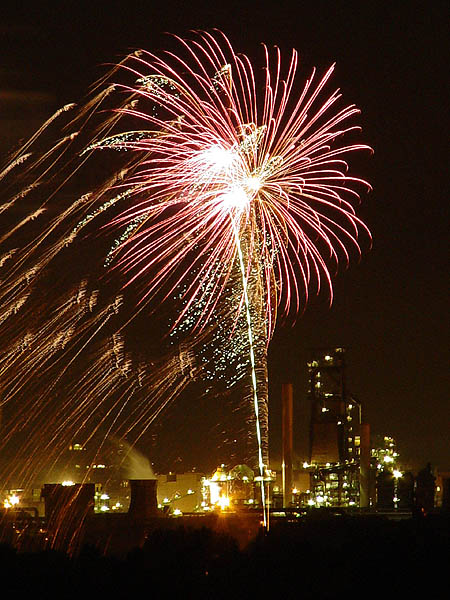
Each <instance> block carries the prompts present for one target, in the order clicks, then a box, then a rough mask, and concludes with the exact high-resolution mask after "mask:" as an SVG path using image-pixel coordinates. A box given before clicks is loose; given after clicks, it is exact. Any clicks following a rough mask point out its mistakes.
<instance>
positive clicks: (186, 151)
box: [90, 33, 369, 340]
mask: <svg viewBox="0 0 450 600" xmlns="http://www.w3.org/2000/svg"><path fill="white" fill-rule="evenodd" d="M177 40H178V42H179V44H180V47H181V52H180V53H179V54H173V53H167V54H166V55H165V57H164V59H161V58H159V57H158V56H155V55H153V54H150V53H146V52H140V53H139V55H138V56H135V55H133V56H132V57H131V59H130V61H129V62H128V63H126V64H125V68H126V69H128V70H129V71H130V72H131V73H132V74H133V75H134V76H135V78H136V83H135V85H134V86H123V89H124V90H126V91H127V92H130V93H132V94H134V96H135V99H136V100H137V101H138V102H137V104H136V105H135V106H130V105H129V104H128V106H127V107H125V108H124V109H122V110H121V111H119V112H120V113H121V114H123V115H127V116H130V117H132V118H133V120H134V121H135V122H140V124H141V127H140V129H139V130H133V131H128V132H126V133H123V132H121V133H120V134H118V135H112V136H110V137H108V138H106V139H103V140H100V141H97V142H96V143H95V144H93V145H92V146H90V148H97V149H105V148H109V149H115V150H128V151H132V152H140V153H141V154H142V153H143V155H144V158H143V159H142V160H141V162H140V164H139V166H138V167H137V169H136V170H135V171H134V172H133V175H132V176H131V177H130V178H128V179H127V180H126V181H124V182H123V184H122V185H123V186H125V187H126V189H127V196H128V197H131V199H132V200H133V202H132V206H131V207H128V208H127V209H126V210H123V211H122V212H121V213H120V214H119V215H118V216H116V217H115V218H113V219H112V220H111V221H110V223H109V226H110V227H117V228H120V227H123V228H124V229H123V235H122V236H121V238H119V239H118V240H117V241H116V243H115V245H114V247H113V248H112V251H111V254H110V256H109V261H110V262H113V264H115V266H116V267H117V268H120V269H121V271H122V272H124V273H126V274H127V275H128V285H130V284H132V283H135V282H136V281H138V280H141V281H145V286H144V287H143V289H144V292H143V294H142V297H141V302H144V301H147V300H149V299H151V298H152V297H154V295H155V294H156V292H157V291H158V290H160V289H161V288H162V287H164V288H166V289H167V282H168V281H170V282H171V283H172V285H171V287H170V289H169V290H168V292H167V293H168V295H169V294H170V293H172V292H173V291H174V290H175V289H177V287H178V286H179V285H180V284H181V283H182V282H184V281H185V280H188V281H189V286H188V287H187V288H186V292H185V293H186V295H187V297H188V299H189V301H188V302H187V303H186V304H185V308H184V311H183V312H182V313H181V314H180V316H179V321H181V320H182V319H183V317H184V316H185V314H186V313H187V312H188V311H189V309H190V308H191V307H192V306H193V305H194V304H198V303H199V302H200V303H201V304H202V306H203V307H204V310H203V313H202V314H201V315H200V317H199V319H198V323H197V325H198V326H200V327H204V326H205V325H206V324H207V323H208V320H209V317H210V316H211V315H212V314H213V312H214V308H215V306H216V304H217V301H218V298H220V295H221V293H222V292H223V290H224V288H225V287H226V285H227V282H228V280H229V278H230V274H231V271H232V266H233V265H234V264H235V261H236V260H237V255H238V252H239V249H238V246H239V244H237V243H236V240H237V238H239V239H241V240H243V241H244V243H243V244H242V251H243V257H242V261H243V263H244V265H245V269H246V271H247V274H249V273H250V272H251V271H252V269H253V268H256V269H257V270H258V272H259V274H260V277H261V282H260V286H261V290H262V293H263V303H264V306H265V310H266V322H267V328H268V331H267V340H269V339H270V338H271V335H272V333H273V328H274V325H275V318H274V315H275V312H276V308H277V307H279V308H280V309H281V314H282V315H283V316H286V315H289V314H291V315H295V314H297V313H298V311H299V308H300V306H301V300H302V298H304V299H305V300H306V298H307V295H308V291H309V290H310V289H311V288H314V287H315V289H316V290H317V291H319V290H320V286H321V281H325V284H326V287H327V288H328V290H329V292H330V297H331V292H332V287H331V276H330V269H334V268H335V266H336V264H337V262H338V259H339V258H343V259H344V262H345V263H347V262H348V259H349V249H350V248H352V249H354V250H356V252H359V245H358V241H357V240H358V232H359V231H360V230H364V231H366V232H367V229H366V227H365V225H364V224H363V223H362V222H361V221H360V220H359V219H358V217H357V216H356V214H355V210H354V207H353V205H354V203H355V201H356V202H357V201H358V199H359V196H358V188H359V189H363V188H368V187H369V186H368V184H367V183H366V182H364V181H363V180H361V179H358V178H355V177H351V176H350V175H349V174H348V165H347V162H346V156H347V155H348V154H349V153H351V152H355V151H358V150H362V149H368V147H367V146H365V145H363V144H350V145H345V144H342V141H341V140H342V138H343V136H344V134H348V133H349V132H351V131H355V130H357V129H359V128H358V127H357V126H356V125H354V124H352V122H351V121H352V117H354V116H355V115H356V114H358V112H359V111H358V110H357V109H356V108H355V107H354V106H353V105H352V106H345V107H343V108H338V101H339V100H340V97H341V96H340V93H339V91H338V90H337V91H333V92H332V93H331V94H330V93H329V94H325V91H324V88H325V86H326V84H327V83H328V81H329V79H330V77H331V74H332V72H333V67H331V68H330V69H329V70H328V71H327V72H326V73H325V74H324V75H323V76H322V77H317V75H316V72H315V71H313V73H312V74H311V76H310V77H309V79H308V80H307V81H306V83H305V84H304V85H303V86H301V87H300V89H298V87H297V81H296V77H297V67H298V57H297V53H296V51H295V50H294V51H292V55H291V57H290V60H289V62H288V64H287V69H285V71H286V72H284V71H283V64H282V61H281V56H280V52H279V50H278V49H275V51H274V53H273V55H272V56H271V55H270V54H269V51H268V50H267V48H265V47H264V56H265V64H264V68H263V70H262V71H261V72H259V71H258V72H255V71H254V69H253V67H252V65H251V62H250V60H249V59H248V58H247V57H246V56H245V55H238V54H236V53H235V52H234V51H233V49H232V47H231V44H230V42H229V41H228V40H227V38H226V37H225V36H224V35H223V34H221V33H216V34H215V35H211V34H208V33H199V34H198V35H197V37H196V38H195V40H193V41H185V40H181V39H178V38H177ZM261 79H262V81H259V80H261ZM138 107H139V110H138ZM112 258H114V259H115V260H114V261H113V260H112ZM255 262H256V263H257V264H256V265H255ZM193 272H195V273H196V275H195V277H194V278H193V277H192V273H193ZM211 282H213V285H211ZM207 283H208V285H207ZM242 294H244V292H243V291H242Z"/></svg>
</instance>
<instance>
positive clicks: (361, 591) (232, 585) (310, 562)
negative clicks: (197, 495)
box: [0, 514, 450, 600]
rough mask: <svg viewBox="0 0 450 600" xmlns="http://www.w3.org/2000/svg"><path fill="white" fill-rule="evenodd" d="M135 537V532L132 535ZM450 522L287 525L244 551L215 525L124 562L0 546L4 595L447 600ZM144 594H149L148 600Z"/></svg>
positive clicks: (340, 519)
mask: <svg viewBox="0 0 450 600" xmlns="http://www.w3.org/2000/svg"><path fill="white" fill-rule="evenodd" d="M125 535H126V534H125ZM449 550H450V515H449V514H436V515H428V516H427V517H423V518H416V519H413V518H411V519H407V520H403V521H390V520H387V519H384V518H382V517H373V516H371V517H364V516H358V517H351V516H346V515H341V516H335V517H329V516H327V517H326V518H319V517H317V518H314V519H312V518H311V519H305V520H302V521H301V522H298V523H278V524H276V525H275V526H274V527H273V528H272V529H271V531H270V532H269V533H267V534H263V533H262V532H260V534H259V535H258V536H257V537H256V539H254V540H253V541H252V542H251V543H250V544H249V545H248V546H247V547H246V548H244V549H239V547H238V545H237V543H236V541H235V540H234V539H233V538H232V537H231V536H229V535H227V534H224V533H220V532H215V531H212V530H211V529H208V528H206V527H205V528H201V529H190V528H188V527H179V528H175V529H158V530H154V531H152V532H151V533H150V534H149V535H148V537H147V540H146V541H145V543H144V545H143V546H142V547H141V548H136V549H134V550H132V551H131V552H129V553H128V555H127V556H126V557H125V558H115V557H112V556H103V555H102V554H100V552H99V551H98V550H96V549H95V548H93V547H92V546H84V547H83V548H82V550H81V552H80V553H79V555H78V556H77V557H73V558H69V557H68V556H67V555H66V554H63V553H59V552H55V551H51V550H47V551H41V552H34V553H21V552H17V551H16V550H15V549H13V548H12V547H11V546H8V545H2V546H0V572H1V583H0V586H1V588H0V589H1V590H2V597H5V598H6V597H10V598H11V597H23V596H24V594H30V597H34V598H39V599H42V600H44V599H46V598H59V599H66V598H67V599H69V598H83V597H92V596H93V595H98V596H97V597H101V598H103V599H105V600H106V599H107V598H127V599H130V598H132V597H133V596H137V595H139V597H145V598H213V599H215V598H227V599H229V600H232V599H235V598H256V597H260V598H272V597H273V598H278V597H279V598H299V599H305V598H308V599H309V598H314V599H340V598H362V599H364V598H380V599H381V598H385V599H390V598H427V599H428V598H430V599H434V598H440V597H442V598H445V597H449V596H448V595H447V593H448V591H449V590H450V580H449V567H450V562H449V558H450V553H449ZM143 590H144V594H143V593H142V592H143Z"/></svg>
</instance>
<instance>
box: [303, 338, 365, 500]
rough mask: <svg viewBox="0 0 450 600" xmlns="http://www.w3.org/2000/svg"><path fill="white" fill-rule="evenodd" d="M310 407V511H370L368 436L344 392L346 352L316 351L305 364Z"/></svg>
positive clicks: (352, 401)
mask: <svg viewBox="0 0 450 600" xmlns="http://www.w3.org/2000/svg"><path fill="white" fill-rule="evenodd" d="M308 396H309V400H310V404H311V420H310V452H309V461H308V462H307V463H305V465H304V468H306V469H308V470H309V472H310V477H311V480H310V481H311V485H310V494H309V498H308V504H309V505H311V506H369V504H370V491H369V490H370V481H369V480H370V430H369V426H368V425H367V424H366V423H363V422H362V415H361V412H362V411H361V403H360V402H359V400H358V399H356V398H355V397H354V396H353V395H351V394H350V393H349V392H348V390H347V386H346V373H345V350H344V349H343V348H334V349H327V350H317V351H314V352H313V353H312V355H311V357H310V360H309V361H308Z"/></svg>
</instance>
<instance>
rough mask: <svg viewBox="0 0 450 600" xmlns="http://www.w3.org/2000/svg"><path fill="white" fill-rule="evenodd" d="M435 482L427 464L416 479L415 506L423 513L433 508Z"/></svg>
mask: <svg viewBox="0 0 450 600" xmlns="http://www.w3.org/2000/svg"><path fill="white" fill-rule="evenodd" d="M435 481H436V478H435V477H434V475H433V472H432V470H431V464H430V463H428V464H427V466H426V467H425V468H424V469H422V470H421V471H419V473H418V474H417V478H416V506H417V508H418V509H420V510H421V511H423V512H424V513H428V512H429V511H430V510H432V509H433V508H434V494H435Z"/></svg>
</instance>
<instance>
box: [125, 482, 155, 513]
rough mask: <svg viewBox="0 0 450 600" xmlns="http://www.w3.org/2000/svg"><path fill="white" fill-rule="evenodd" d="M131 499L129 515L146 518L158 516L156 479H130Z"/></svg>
mask: <svg viewBox="0 0 450 600" xmlns="http://www.w3.org/2000/svg"><path fill="white" fill-rule="evenodd" d="M129 481H130V490H131V500H130V508H129V509H128V515H129V516H130V517H132V518H134V519H139V520H145V519H148V518H151V517H156V516H158V501H157V499H156V484H157V481H156V479H130V480H129Z"/></svg>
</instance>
